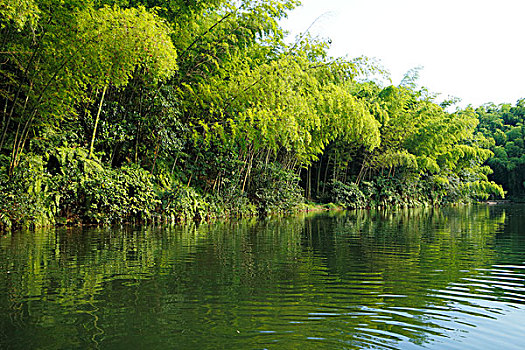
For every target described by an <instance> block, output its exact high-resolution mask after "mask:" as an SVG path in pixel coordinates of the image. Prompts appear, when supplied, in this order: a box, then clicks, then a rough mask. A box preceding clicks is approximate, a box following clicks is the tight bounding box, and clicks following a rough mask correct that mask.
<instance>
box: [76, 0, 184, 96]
mask: <svg viewBox="0 0 525 350" xmlns="http://www.w3.org/2000/svg"><path fill="white" fill-rule="evenodd" d="M78 30H79V31H80V33H82V34H80V35H79V38H78V40H79V44H80V45H81V46H82V55H81V56H80V57H81V60H82V61H83V62H85V66H84V67H83V69H84V71H85V73H86V75H88V77H89V78H90V80H92V81H93V82H95V81H97V80H102V81H105V82H97V84H95V85H99V86H100V85H104V84H105V83H111V84H112V85H115V86H122V85H126V84H127V82H128V81H129V79H130V78H131V77H132V74H133V73H135V71H136V70H138V69H143V70H145V71H146V73H147V76H148V77H150V78H151V79H153V80H159V79H165V78H168V77H170V76H171V75H173V74H174V73H175V70H176V68H177V63H176V59H177V54H176V51H175V49H174V47H173V44H172V42H171V39H170V37H169V30H168V27H167V26H166V25H165V24H164V23H163V22H162V21H161V20H160V19H159V18H158V17H156V16H155V15H154V14H153V13H150V12H148V11H146V10H145V9H144V8H143V7H141V8H136V9H135V8H131V9H121V8H118V7H104V8H101V9H98V10H94V9H87V10H84V11H82V12H80V13H79V14H78ZM80 57H79V58H80Z"/></svg>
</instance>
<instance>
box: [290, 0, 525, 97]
mask: <svg viewBox="0 0 525 350" xmlns="http://www.w3.org/2000/svg"><path fill="white" fill-rule="evenodd" d="M302 3H303V5H302V6H301V7H299V8H297V9H295V10H294V11H292V12H291V13H290V14H289V18H288V19H287V20H286V21H284V22H283V26H284V28H285V29H287V30H289V31H290V32H291V33H292V34H291V35H292V36H295V35H297V34H299V33H301V32H304V31H305V30H306V29H307V28H308V27H309V26H310V25H311V24H312V23H314V21H315V20H316V19H317V21H316V22H315V24H314V25H313V26H312V27H311V28H310V33H311V34H312V35H314V36H319V37H322V38H326V39H328V38H329V39H331V41H332V46H331V49H330V54H331V55H332V56H346V55H348V57H358V56H362V55H364V56H368V57H374V58H377V59H379V60H380V61H381V64H382V65H383V67H384V68H386V69H387V70H389V71H390V72H391V77H392V80H393V83H394V84H396V85H397V84H399V82H400V81H401V79H402V77H403V76H404V74H405V73H406V72H407V71H408V70H409V69H411V68H414V67H417V66H423V67H424V68H423V70H422V71H421V73H420V80H419V82H420V85H422V86H425V87H427V88H428V89H429V90H430V91H431V92H435V93H440V94H441V96H442V97H448V96H449V95H450V96H456V97H459V98H461V99H462V103H461V106H466V105H468V104H472V105H474V106H479V105H481V104H483V103H486V102H494V103H496V104H499V103H512V104H515V102H516V101H517V100H518V99H519V98H522V97H524V98H525V1H524V0H492V1H485V0H475V1H474V0H440V1H434V0H395V1H394V0H302Z"/></svg>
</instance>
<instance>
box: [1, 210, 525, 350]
mask: <svg viewBox="0 0 525 350" xmlns="http://www.w3.org/2000/svg"><path fill="white" fill-rule="evenodd" d="M524 335H525V206H475V207H461V208H445V209H414V210H400V211H384V212H366V211H359V212H349V213H328V214H322V215H315V216H312V217H305V216H301V217H294V218H286V219H274V220H266V221H256V220H253V221H243V222H238V223H228V224H211V225H200V226H198V227H197V226H195V225H189V226H185V227H174V228H134V229H131V228H125V229H86V228H84V229H57V230H47V231H42V232H34V233H31V232H29V233H16V234H11V235H7V236H3V237H0V348H1V349H77V348H78V349H86V348H100V349H362V348H373V349H416V348H423V347H424V348H431V349H454V348H457V349H521V348H523V347H524V346H525V339H524V338H523V337H524Z"/></svg>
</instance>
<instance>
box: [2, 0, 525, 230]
mask: <svg viewBox="0 0 525 350" xmlns="http://www.w3.org/2000/svg"><path fill="white" fill-rule="evenodd" d="M299 5H300V3H299V2H298V1H295V0H264V1H261V0H258V1H255V0H242V1H228V0H202V1H193V2H187V1H183V0H173V1H170V2H169V4H167V3H166V2H164V1H159V0H130V1H120V0H90V1H78V0H67V1H58V0H0V196H1V198H0V232H2V231H9V230H15V229H20V228H37V227H42V226H50V225H88V224H89V225H109V224H118V223H124V222H126V223H151V222H180V221H184V220H202V219H206V218H228V217H246V216H256V215H261V216H264V215H268V214H270V213H282V212H289V211H293V210H305V208H308V206H312V204H311V203H319V204H318V205H319V206H318V207H316V206H315V205H314V206H313V207H314V208H321V207H320V206H325V207H327V208H331V207H335V206H340V207H342V208H346V209H355V208H375V207H416V206H441V205H447V204H454V203H472V202H479V201H490V203H492V202H494V201H497V200H500V199H503V198H504V197H505V195H507V197H509V198H520V197H521V198H523V196H524V195H525V145H524V136H525V124H524V123H525V99H522V100H519V101H517V102H516V104H515V105H510V104H502V105H498V106H496V105H493V104H486V105H483V106H481V107H478V108H473V107H471V106H469V107H467V108H464V109H460V108H456V110H455V111H454V112H449V111H450V110H451V109H452V107H453V106H454V105H455V103H456V102H457V101H458V100H457V99H455V98H450V99H448V100H446V101H442V102H437V94H434V93H431V92H429V91H428V90H427V89H425V88H424V87H420V86H418V83H417V81H418V69H413V70H411V71H409V72H407V74H406V76H405V78H404V79H403V80H402V81H401V83H399V84H398V85H394V84H393V83H392V81H391V80H390V78H389V75H388V72H386V71H385V69H384V68H382V67H381V66H379V65H378V64H377V63H376V62H374V60H371V59H368V58H366V57H359V58H352V59H350V58H347V57H331V56H329V55H328V51H327V50H328V48H329V45H330V43H329V41H325V40H323V39H319V38H314V37H311V36H310V35H309V34H308V33H304V34H302V35H300V36H299V37H297V38H295V39H293V40H290V39H289V38H287V37H286V33H285V32H284V31H283V29H282V28H281V27H280V26H279V20H280V19H282V18H283V17H285V16H286V15H287V13H288V12H289V11H291V10H292V9H293V8H295V7H296V6H299ZM290 41H291V42H290ZM329 203H336V204H329Z"/></svg>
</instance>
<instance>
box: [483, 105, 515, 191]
mask: <svg viewBox="0 0 525 350" xmlns="http://www.w3.org/2000/svg"><path fill="white" fill-rule="evenodd" d="M476 115H477V117H478V119H479V121H480V124H479V126H478V129H479V130H480V131H481V132H482V133H483V134H484V135H485V136H486V137H487V138H489V139H490V141H491V143H490V145H491V150H492V151H493V152H494V156H493V157H492V158H490V159H489V161H488V162H487V164H488V165H489V166H490V167H491V168H492V169H493V170H494V174H493V175H492V178H493V179H494V180H495V181H497V182H498V183H500V184H502V185H503V187H504V188H505V190H507V191H508V192H509V193H510V194H511V195H514V196H523V195H525V145H524V141H525V100H524V99H521V100H519V101H518V102H517V103H516V105H515V106H511V105H510V104H502V105H499V106H495V105H493V104H487V105H484V106H481V107H479V108H477V109H476Z"/></svg>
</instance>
